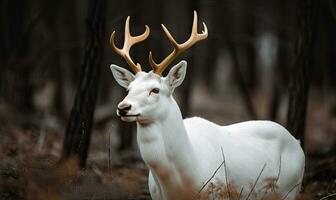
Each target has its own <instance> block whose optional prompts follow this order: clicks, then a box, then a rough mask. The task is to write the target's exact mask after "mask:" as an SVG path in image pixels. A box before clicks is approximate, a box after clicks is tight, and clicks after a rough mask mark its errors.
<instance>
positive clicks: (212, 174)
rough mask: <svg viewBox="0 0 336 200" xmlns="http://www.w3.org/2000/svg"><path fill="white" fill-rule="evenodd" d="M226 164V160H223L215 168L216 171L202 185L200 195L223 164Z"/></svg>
mask: <svg viewBox="0 0 336 200" xmlns="http://www.w3.org/2000/svg"><path fill="white" fill-rule="evenodd" d="M223 164H224V162H222V163H221V164H220V165H219V166H218V167H217V169H216V170H215V172H214V173H213V174H212V176H211V177H210V178H209V179H208V180H207V181H206V182H205V184H204V185H203V186H202V187H201V189H200V190H199V191H198V195H199V194H200V193H201V192H202V190H203V189H204V188H205V186H206V185H207V184H208V183H209V182H210V181H211V179H212V178H213V177H214V176H215V175H216V173H217V172H218V170H219V169H220V168H221V166H222V165H223Z"/></svg>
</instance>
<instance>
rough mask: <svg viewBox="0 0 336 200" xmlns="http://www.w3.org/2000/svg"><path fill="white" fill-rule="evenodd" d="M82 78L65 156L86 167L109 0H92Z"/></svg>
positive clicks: (72, 115)
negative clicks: (107, 0)
mask: <svg viewBox="0 0 336 200" xmlns="http://www.w3.org/2000/svg"><path fill="white" fill-rule="evenodd" d="M88 9H89V11H88V17H87V23H86V26H87V27H86V28H87V33H86V44H85V53H84V61H83V64H82V72H81V79H80V82H79V85H78V90H77V94H76V97H75V102H74V105H73V108H72V111H71V116H70V119H69V122H68V125H67V129H66V134H65V138H64V144H63V155H62V157H63V159H64V158H69V157H71V156H74V157H76V158H78V159H79V164H80V167H82V168H84V167H85V165H86V159H87V155H88V150H89V145H90V136H91V131H92V126H93V114H94V109H95V104H96V99H97V89H98V80H99V76H100V73H99V72H100V67H101V63H102V56H103V50H104V44H105V37H104V36H105V9H106V0H89V6H88Z"/></svg>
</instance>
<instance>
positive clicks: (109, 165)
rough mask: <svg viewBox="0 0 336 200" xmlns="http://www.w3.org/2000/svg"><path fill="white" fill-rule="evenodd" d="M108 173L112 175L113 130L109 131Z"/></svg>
mask: <svg viewBox="0 0 336 200" xmlns="http://www.w3.org/2000/svg"><path fill="white" fill-rule="evenodd" d="M108 134H109V138H108V175H109V176H111V175H112V173H111V132H109V133H108Z"/></svg>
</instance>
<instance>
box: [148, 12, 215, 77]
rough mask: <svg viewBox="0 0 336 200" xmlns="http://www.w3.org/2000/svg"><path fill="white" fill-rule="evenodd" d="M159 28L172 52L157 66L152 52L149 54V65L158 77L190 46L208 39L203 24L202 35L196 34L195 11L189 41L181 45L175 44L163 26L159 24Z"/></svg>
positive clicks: (206, 30)
mask: <svg viewBox="0 0 336 200" xmlns="http://www.w3.org/2000/svg"><path fill="white" fill-rule="evenodd" d="M161 26H162V29H163V31H164V33H165V34H166V37H167V38H168V40H169V42H170V43H171V44H172V45H173V47H174V50H173V51H172V52H171V53H170V54H169V55H168V56H167V57H166V58H165V59H164V60H163V61H162V62H161V63H159V64H157V63H156V62H155V61H154V60H153V56H152V52H149V64H150V65H151V66H152V68H153V71H154V73H156V74H158V75H161V74H162V72H163V71H164V70H165V69H166V68H167V67H168V65H169V64H170V63H171V62H172V61H173V60H174V59H175V58H176V57H177V56H179V55H180V54H181V53H182V52H184V51H185V50H187V49H189V48H190V47H191V46H193V45H194V44H196V43H197V42H198V41H200V40H204V39H206V38H207V37H208V29H207V27H206V25H205V23H204V22H203V31H202V33H201V34H199V33H198V32H197V13H196V11H194V21H193V26H192V29H191V35H190V37H189V39H188V40H187V41H186V42H184V43H183V44H179V43H177V42H176V41H175V39H174V38H173V37H172V35H171V34H170V33H169V31H168V29H167V28H166V27H165V26H164V25H163V24H161Z"/></svg>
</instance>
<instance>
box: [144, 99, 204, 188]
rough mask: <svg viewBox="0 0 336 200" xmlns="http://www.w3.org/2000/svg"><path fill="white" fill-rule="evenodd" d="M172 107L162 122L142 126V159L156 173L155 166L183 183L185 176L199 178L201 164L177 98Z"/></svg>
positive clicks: (172, 100)
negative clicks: (198, 162)
mask: <svg viewBox="0 0 336 200" xmlns="http://www.w3.org/2000/svg"><path fill="white" fill-rule="evenodd" d="M170 104H171V105H169V106H170V107H169V111H168V113H167V114H166V115H165V116H164V117H163V118H162V120H158V121H156V122H153V123H151V124H149V125H146V126H143V125H141V124H139V123H138V133H137V140H138V145H139V148H140V152H141V156H142V158H143V159H144V161H145V162H146V164H147V165H148V166H149V167H150V169H151V170H152V172H153V168H154V167H153V166H152V165H153V164H155V165H156V166H158V167H162V168H163V170H168V173H170V175H175V176H173V177H175V179H176V181H178V182H180V181H181V178H183V177H185V176H187V177H196V175H197V173H198V172H197V166H198V164H197V161H196V156H195V153H194V151H193V149H192V146H191V144H190V141H189V137H188V134H187V132H186V129H185V126H184V123H183V119H182V115H181V111H180V109H179V107H178V105H177V103H176V102H175V100H174V99H173V98H171V99H170ZM154 171H155V170H154ZM172 181H174V180H172Z"/></svg>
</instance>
